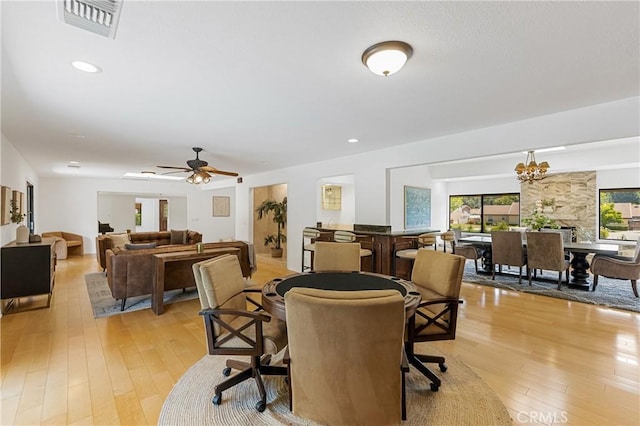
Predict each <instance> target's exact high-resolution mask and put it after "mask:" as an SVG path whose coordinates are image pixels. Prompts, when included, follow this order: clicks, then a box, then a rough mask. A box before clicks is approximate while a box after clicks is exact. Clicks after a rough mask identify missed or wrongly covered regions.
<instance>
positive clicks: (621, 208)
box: [598, 188, 640, 241]
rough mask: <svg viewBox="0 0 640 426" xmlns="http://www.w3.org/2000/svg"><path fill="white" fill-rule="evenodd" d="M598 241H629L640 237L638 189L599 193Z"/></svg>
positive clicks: (639, 190)
mask: <svg viewBox="0 0 640 426" xmlns="http://www.w3.org/2000/svg"><path fill="white" fill-rule="evenodd" d="M598 217H599V224H600V239H603V240H623V241H624V240H631V241H635V240H637V239H638V236H640V188H612V189H601V190H600V191H599V203H598Z"/></svg>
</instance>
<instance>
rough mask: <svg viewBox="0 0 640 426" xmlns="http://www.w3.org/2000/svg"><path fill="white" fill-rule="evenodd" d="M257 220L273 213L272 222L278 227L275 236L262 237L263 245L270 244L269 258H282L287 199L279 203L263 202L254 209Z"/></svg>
mask: <svg viewBox="0 0 640 426" xmlns="http://www.w3.org/2000/svg"><path fill="white" fill-rule="evenodd" d="M256 213H257V214H258V219H262V218H264V217H267V216H268V215H269V213H273V222H274V223H276V224H277V225H278V231H277V233H276V234H270V235H267V236H266V237H264V245H265V246H268V245H270V244H271V257H282V243H285V242H287V236H286V235H285V234H284V226H285V225H286V223H287V197H284V199H283V200H282V201H280V202H278V201H274V200H265V201H263V202H262V204H260V205H259V206H258V207H257V208H256Z"/></svg>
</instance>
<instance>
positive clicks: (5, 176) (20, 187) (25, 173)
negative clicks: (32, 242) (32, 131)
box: [0, 134, 43, 245]
mask: <svg viewBox="0 0 640 426" xmlns="http://www.w3.org/2000/svg"><path fill="white" fill-rule="evenodd" d="M0 139H1V145H0V161H1V164H2V165H1V166H0V184H2V186H8V187H9V188H11V190H14V191H20V192H22V193H24V194H25V197H26V194H27V181H28V182H29V183H31V184H32V185H33V186H34V199H35V203H34V204H35V207H36V210H35V225H36V232H38V233H39V232H42V229H43V228H42V227H41V226H40V217H42V215H41V208H40V207H39V205H38V194H39V192H40V185H39V179H38V175H37V174H36V172H35V171H34V170H33V169H32V168H31V166H29V163H28V162H27V161H26V160H25V159H24V158H23V157H22V156H21V155H20V153H18V151H16V149H15V148H14V146H13V145H12V144H11V143H10V142H9V140H8V139H7V138H5V136H4V134H1V135H0ZM26 206H27V203H26V199H25V202H24V207H25V208H26ZM16 228H17V225H16V224H15V223H9V224H8V225H2V226H0V229H1V232H0V242H1V245H5V244H7V243H9V242H11V241H13V240H15V239H16Z"/></svg>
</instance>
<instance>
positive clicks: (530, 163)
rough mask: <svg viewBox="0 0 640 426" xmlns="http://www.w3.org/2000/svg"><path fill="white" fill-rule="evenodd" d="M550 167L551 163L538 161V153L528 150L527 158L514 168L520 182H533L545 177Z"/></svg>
mask: <svg viewBox="0 0 640 426" xmlns="http://www.w3.org/2000/svg"><path fill="white" fill-rule="evenodd" d="M549 168H550V166H549V163H547V162H546V161H543V162H542V163H540V164H538V163H536V155H535V152H534V151H529V152H527V159H526V161H525V162H524V163H518V164H517V165H516V168H515V169H514V170H515V172H516V174H517V175H518V176H517V179H518V180H519V181H520V182H529V183H530V184H531V183H533V181H534V180H540V179H543V178H544V177H545V175H546V173H547V170H548V169H549Z"/></svg>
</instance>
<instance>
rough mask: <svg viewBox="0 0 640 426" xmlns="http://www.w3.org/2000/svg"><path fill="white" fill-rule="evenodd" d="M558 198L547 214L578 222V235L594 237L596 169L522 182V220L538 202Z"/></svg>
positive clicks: (563, 221)
mask: <svg viewBox="0 0 640 426" xmlns="http://www.w3.org/2000/svg"><path fill="white" fill-rule="evenodd" d="M545 200H549V201H550V200H555V202H554V205H553V206H551V207H552V210H553V211H552V212H548V211H547V212H545V213H544V214H545V215H547V216H549V217H550V218H551V219H553V220H555V221H556V223H558V224H559V225H560V226H575V227H576V228H577V229H578V239H579V240H585V239H590V240H592V241H595V237H596V236H597V235H598V233H597V230H596V215H597V214H598V211H597V206H596V172H595V171H590V172H577V173H557V174H551V175H548V176H547V177H546V178H545V179H542V180H540V181H535V182H534V183H532V184H529V183H523V184H521V185H520V221H522V219H523V218H525V217H527V216H529V215H530V214H531V213H532V212H533V211H534V210H535V209H536V202H538V204H539V202H540V201H545ZM547 210H549V209H547Z"/></svg>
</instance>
